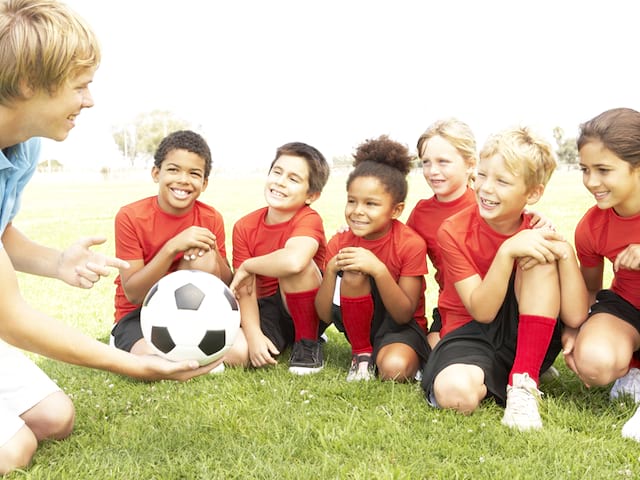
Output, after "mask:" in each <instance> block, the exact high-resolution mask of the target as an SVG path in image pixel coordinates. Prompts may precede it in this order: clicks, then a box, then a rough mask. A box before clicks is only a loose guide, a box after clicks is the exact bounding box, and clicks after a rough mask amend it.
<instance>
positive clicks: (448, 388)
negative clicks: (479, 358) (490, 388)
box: [433, 371, 486, 414]
mask: <svg viewBox="0 0 640 480" xmlns="http://www.w3.org/2000/svg"><path fill="white" fill-rule="evenodd" d="M443 372H445V371H443ZM443 372H440V374H438V376H437V377H436V378H435V381H434V383H433V393H434V395H435V398H436V401H437V403H438V406H439V407H440V408H450V409H453V410H456V411H458V412H460V413H464V414H469V413H472V412H473V411H474V410H476V409H477V408H478V407H479V406H480V402H481V401H482V399H483V398H484V397H485V396H486V387H485V386H484V383H482V382H480V381H475V379H474V378H473V376H470V375H459V374H447V372H445V374H444V375H443ZM450 373H453V372H450Z"/></svg>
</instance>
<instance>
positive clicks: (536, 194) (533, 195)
mask: <svg viewBox="0 0 640 480" xmlns="http://www.w3.org/2000/svg"><path fill="white" fill-rule="evenodd" d="M543 193H544V185H542V184H539V185H536V186H535V187H533V188H532V189H531V190H529V193H527V205H533V204H534V203H537V202H538V200H540V198H541V197H542V194H543Z"/></svg>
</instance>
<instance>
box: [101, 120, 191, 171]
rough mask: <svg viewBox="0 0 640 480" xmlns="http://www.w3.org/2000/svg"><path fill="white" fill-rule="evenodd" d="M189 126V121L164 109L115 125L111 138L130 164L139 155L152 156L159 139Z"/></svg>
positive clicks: (132, 163)
mask: <svg viewBox="0 0 640 480" xmlns="http://www.w3.org/2000/svg"><path fill="white" fill-rule="evenodd" d="M188 128H190V126H189V123H188V122H186V121H185V120H182V119H180V118H178V117H176V116H175V115H173V114H172V113H171V112H169V111H166V110H154V111H152V112H148V113H141V114H140V115H138V116H137V117H136V118H135V119H134V120H133V121H132V122H130V123H127V124H122V125H115V126H114V127H113V128H112V133H113V139H114V140H115V142H116V144H117V145H118V148H119V149H120V151H121V152H122V154H123V156H124V158H125V159H126V160H128V161H129V162H130V164H131V166H133V165H134V163H135V160H136V158H138V157H139V156H153V153H154V152H155V150H156V148H157V147H158V144H159V143H160V141H161V140H162V139H163V138H164V137H165V136H166V135H167V134H168V133H171V132H174V131H176V130H184V129H188Z"/></svg>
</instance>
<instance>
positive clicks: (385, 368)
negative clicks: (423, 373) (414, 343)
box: [376, 343, 420, 382]
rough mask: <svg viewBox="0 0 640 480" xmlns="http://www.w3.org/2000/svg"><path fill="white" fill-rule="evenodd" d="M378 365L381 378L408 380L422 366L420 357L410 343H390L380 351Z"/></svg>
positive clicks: (397, 380) (377, 358) (377, 359)
mask: <svg viewBox="0 0 640 480" xmlns="http://www.w3.org/2000/svg"><path fill="white" fill-rule="evenodd" d="M376 365H377V366H378V375H379V377H380V379H382V380H394V381H396V382H406V381H407V380H412V379H413V378H415V376H416V373H417V372H418V369H419V368H420V358H419V357H418V355H417V354H416V352H415V350H414V349H413V348H411V347H410V346H409V345H406V344H404V343H390V344H389V345H385V346H384V347H382V348H381V349H380V351H379V352H378V355H377V357H376Z"/></svg>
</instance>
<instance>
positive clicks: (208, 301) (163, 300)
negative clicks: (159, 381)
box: [140, 270, 240, 365]
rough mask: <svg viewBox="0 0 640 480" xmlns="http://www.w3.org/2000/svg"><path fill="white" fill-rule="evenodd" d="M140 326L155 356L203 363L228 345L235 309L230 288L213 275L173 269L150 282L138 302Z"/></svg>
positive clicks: (232, 337) (236, 318)
mask: <svg viewBox="0 0 640 480" xmlns="http://www.w3.org/2000/svg"><path fill="white" fill-rule="evenodd" d="M140 326H141V327H142V334H143V336H144V338H145V340H146V341H147V343H148V344H149V345H151V347H152V348H153V349H154V350H156V351H157V353H158V354H159V355H161V356H163V357H165V358H167V359H169V360H174V361H180V360H197V361H198V363H200V365H206V364H208V363H211V362H213V361H215V360H217V359H219V358H220V357H221V356H222V355H224V353H225V352H226V351H227V350H229V348H231V345H233V342H234V340H235V338H236V334H237V333H238V329H239V328H240V309H239V308H238V302H237V301H236V299H235V298H234V296H233V294H232V293H231V290H229V287H227V286H226V285H225V284H224V282H223V281H222V280H220V279H219V278H218V277H216V276H215V275H211V274H210V273H206V272H203V271H201V270H178V271H176V272H173V273H170V274H168V275H166V276H164V277H162V278H161V279H160V280H158V282H157V283H156V284H155V285H154V286H153V287H151V290H149V293H147V295H146V296H145V298H144V301H143V302H142V308H141V310H140Z"/></svg>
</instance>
